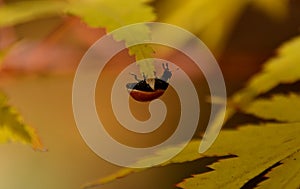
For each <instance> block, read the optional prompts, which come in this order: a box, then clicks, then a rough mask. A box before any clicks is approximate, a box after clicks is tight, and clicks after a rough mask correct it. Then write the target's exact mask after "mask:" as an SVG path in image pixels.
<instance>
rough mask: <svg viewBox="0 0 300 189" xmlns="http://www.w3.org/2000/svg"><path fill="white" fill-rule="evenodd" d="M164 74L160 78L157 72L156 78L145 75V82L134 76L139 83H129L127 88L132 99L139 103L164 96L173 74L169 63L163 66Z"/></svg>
mask: <svg viewBox="0 0 300 189" xmlns="http://www.w3.org/2000/svg"><path fill="white" fill-rule="evenodd" d="M162 67H163V69H164V72H163V74H162V76H161V77H160V78H157V77H156V72H154V76H155V78H147V77H146V76H145V75H144V74H143V78H144V79H143V80H140V79H138V78H137V75H135V74H132V73H131V75H133V76H134V78H135V80H137V81H138V82H136V83H127V85H126V88H127V90H128V91H129V94H130V96H131V97H132V98H134V99H135V100H137V101H139V102H147V101H152V100H154V99H157V98H158V97H160V96H161V95H163V94H164V92H165V90H166V89H167V88H168V86H169V83H168V81H169V79H170V78H171V76H172V72H171V71H170V70H169V67H168V63H166V65H165V64H162Z"/></svg>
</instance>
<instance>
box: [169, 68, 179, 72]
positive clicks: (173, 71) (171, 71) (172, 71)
mask: <svg viewBox="0 0 300 189" xmlns="http://www.w3.org/2000/svg"><path fill="white" fill-rule="evenodd" d="M178 70H179V68H176V69H174V70H172V71H170V72H172V73H173V72H176V71H178Z"/></svg>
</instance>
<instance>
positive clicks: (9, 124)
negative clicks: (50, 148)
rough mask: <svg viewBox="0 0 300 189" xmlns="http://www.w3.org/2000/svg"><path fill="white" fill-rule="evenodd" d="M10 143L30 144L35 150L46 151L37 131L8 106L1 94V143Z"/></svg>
mask: <svg viewBox="0 0 300 189" xmlns="http://www.w3.org/2000/svg"><path fill="white" fill-rule="evenodd" d="M9 141H12V142H20V143H23V144H29V145H31V146H32V148H33V149H35V150H42V151H44V150H45V149H44V147H43V145H42V143H41V141H40V139H39V137H38V136H37V134H36V132H35V130H34V129H33V128H32V127H29V126H28V125H26V124H25V123H24V121H23V119H22V117H21V116H20V115H19V114H18V112H17V111H16V110H15V109H14V108H12V107H11V106H9V105H8V104H7V100H6V97H5V96H4V95H3V94H2V93H0V143H6V142H9Z"/></svg>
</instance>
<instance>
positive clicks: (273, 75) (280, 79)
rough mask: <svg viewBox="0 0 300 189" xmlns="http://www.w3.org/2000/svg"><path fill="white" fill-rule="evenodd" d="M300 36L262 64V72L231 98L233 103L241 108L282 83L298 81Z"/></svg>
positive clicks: (299, 72) (299, 77) (299, 74)
mask: <svg viewBox="0 0 300 189" xmlns="http://www.w3.org/2000/svg"><path fill="white" fill-rule="evenodd" d="M299 49H300V36H298V37H296V38H294V39H292V40H291V41H289V42H287V43H285V44H283V45H282V46H281V47H280V48H279V50H278V55H277V56H276V57H274V58H271V59H270V60H269V61H267V62H266V63H265V64H264V67H263V70H262V71H261V72H260V73H258V74H256V75H255V76H254V77H252V79H251V80H250V81H249V83H248V84H247V86H246V87H245V88H244V89H243V90H241V91H240V92H238V93H237V94H236V95H234V97H233V103H235V104H236V105H239V107H243V106H244V105H248V103H249V102H250V101H252V100H253V99H254V98H255V97H257V96H258V95H260V94H262V93H265V92H267V91H269V90H270V89H272V88H274V87H275V86H277V85H279V84H281V83H284V84H287V83H293V82H296V81H298V80H300V64H299V62H300V54H299V53H298V52H299Z"/></svg>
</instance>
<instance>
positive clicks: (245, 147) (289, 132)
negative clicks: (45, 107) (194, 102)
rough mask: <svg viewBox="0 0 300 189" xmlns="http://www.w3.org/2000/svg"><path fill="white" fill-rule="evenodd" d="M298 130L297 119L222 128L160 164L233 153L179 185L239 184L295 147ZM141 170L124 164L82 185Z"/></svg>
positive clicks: (298, 142)
mask: <svg viewBox="0 0 300 189" xmlns="http://www.w3.org/2000/svg"><path fill="white" fill-rule="evenodd" d="M299 132H300V124H298V123H297V124H292V123H291V124H266V125H262V126H260V127H258V126H256V125H249V126H244V127H241V128H238V130H223V131H221V132H220V135H219V136H218V138H217V140H216V141H215V143H214V144H213V145H212V146H211V148H210V149H209V150H208V151H207V152H205V153H204V154H199V153H198V148H199V144H200V142H201V141H200V140H193V141H191V142H190V143H189V144H188V146H187V147H186V148H185V149H184V150H183V151H182V152H180V153H179V154H178V155H177V156H176V157H174V158H173V159H171V160H169V161H167V162H165V163H164V164H162V165H161V166H165V165H168V164H171V163H183V162H187V161H192V160H196V159H199V158H201V157H212V156H214V157H215V156H224V155H237V156H238V157H237V158H230V159H226V160H222V161H221V162H218V163H215V164H214V165H213V166H211V167H212V168H213V169H215V171H212V172H208V173H205V174H200V175H197V176H195V177H194V178H190V179H187V180H185V181H184V182H183V183H181V184H179V186H180V187H183V188H197V187H198V188H199V186H203V188H220V187H222V188H223V187H225V186H226V187H225V188H239V187H241V186H243V185H244V184H245V183H246V182H247V181H249V180H250V179H252V178H253V177H255V176H257V175H259V174H260V173H261V172H263V171H264V170H266V169H268V168H269V167H271V166H272V165H273V164H275V163H276V162H278V161H280V160H282V159H284V158H285V157H287V156H288V155H290V154H292V153H294V152H295V151H297V150H299V149H300V138H299V137H298V135H299ZM270 141H271V142H270ZM176 148H177V147H176V146H174V147H170V148H167V149H165V150H162V151H159V152H157V154H156V155H154V156H153V157H149V158H145V159H144V160H141V161H148V162H149V161H150V162H151V161H153V159H156V158H161V157H163V156H164V154H167V153H168V152H169V151H170V150H171V151H172V150H174V149H176ZM137 163H138V162H137ZM143 170H146V169H129V168H124V169H121V170H120V171H118V172H117V173H115V174H112V175H109V176H107V177H105V178H102V179H99V180H97V181H94V182H91V183H89V184H88V185H86V186H85V187H86V188H88V187H91V186H97V185H102V184H104V183H107V182H111V181H113V180H115V179H117V178H121V177H124V176H127V175H129V174H131V173H133V172H139V171H143ZM199 171H200V170H199ZM216 178H218V179H216ZM196 186H197V187H196Z"/></svg>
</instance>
